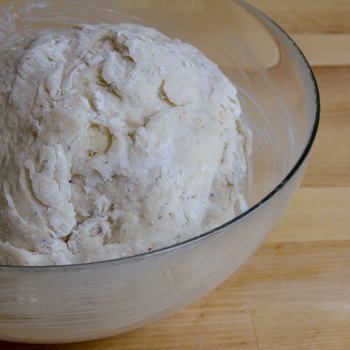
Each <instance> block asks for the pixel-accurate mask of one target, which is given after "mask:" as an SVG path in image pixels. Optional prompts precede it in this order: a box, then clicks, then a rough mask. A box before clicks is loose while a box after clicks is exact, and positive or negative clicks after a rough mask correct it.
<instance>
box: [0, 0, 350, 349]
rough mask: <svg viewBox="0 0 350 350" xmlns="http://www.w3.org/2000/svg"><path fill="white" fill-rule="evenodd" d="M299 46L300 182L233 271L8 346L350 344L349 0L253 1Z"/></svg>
mask: <svg viewBox="0 0 350 350" xmlns="http://www.w3.org/2000/svg"><path fill="white" fill-rule="evenodd" d="M250 3H251V4H252V5H253V6H256V7H257V8H259V9H260V10H262V11H263V12H264V13H266V14H267V15H268V16H270V17H271V18H272V19H273V20H275V21H276V22H277V23H278V24H280V25H281V26H282V27H283V29H285V30H286V31H287V32H288V33H289V34H290V35H291V36H292V38H293V39H294V40H295V41H296V43H297V44H298V45H300V47H301V48H302V50H304V52H305V54H306V56H307V58H308V59H309V62H310V63H311V65H313V69H314V73H315V76H316V79H317V81H318V85H319V89H320V95H321V108H322V111H321V123H320V127H319V133H318V136H317V141H316V143H315V146H314V150H313V154H312V157H311V159H310V163H309V168H308V170H307V173H306V174H305V177H304V180H303V183H302V185H301V188H300V189H299V191H298V192H297V195H296V197H295V199H294V201H293V202H292V204H291V206H290V207H289V209H288V210H287V212H286V213H285V215H284V217H283V218H282V220H281V221H280V223H279V224H278V225H277V226H276V228H275V229H274V231H273V233H272V234H271V236H270V237H269V239H268V240H267V241H266V243H264V244H263V246H262V247H261V248H260V249H259V250H258V251H257V252H256V254H255V255H254V256H253V257H252V258H251V259H249V260H248V261H247V262H246V264H245V265H244V266H242V267H241V268H240V269H239V270H238V271H237V272H236V273H235V274H234V275H232V276H231V277H230V278H229V279H228V280H227V281H225V282H224V283H223V284H222V285H221V286H219V287H218V288H216V289H215V290H214V291H212V292H211V293H210V294H208V295H207V296H205V297H204V298H202V299H201V300H199V301H197V302H196V303H195V304H193V305H191V306H190V307H188V308H186V309H184V310H182V311H180V312H178V313H177V314H175V315H173V316H171V317H169V318H167V319H165V320H162V321H159V322H156V323H154V324H151V325H149V326H147V327H145V328H143V329H140V330H137V331H134V332H131V333H127V334H123V335H121V336H117V337H113V338H108V339H102V340H98V341H92V342H87V343H78V344H67V345H28V344H15V343H5V342H0V348H1V349H4V350H10V349H11V350H14V349H16V350H34V349H35V350H92V349H106V350H116V349H142V350H146V349H185V350H186V349H214V350H215V349H254V350H255V349H259V350H265V349H266V350H273V349H288V350H293V349H327V350H328V349H332V350H334V349H335V350H337V349H350V332H349V329H350V253H349V252H350V176H349V174H350V136H349V135H350V107H349V105H350V98H349V91H350V62H349V60H350V53H349V50H350V45H349V38H350V20H349V18H350V1H348V0H337V1H329V0H328V1H327V0H308V1H305V0H284V1H280V0H264V1H263V0H250Z"/></svg>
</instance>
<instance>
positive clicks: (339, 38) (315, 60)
mask: <svg viewBox="0 0 350 350" xmlns="http://www.w3.org/2000/svg"><path fill="white" fill-rule="evenodd" d="M349 22H350V17H349ZM289 34H290V36H291V38H292V39H293V40H294V42H295V43H296V44H297V45H298V46H299V48H300V49H301V51H302V52H303V54H304V55H305V57H306V59H307V60H308V62H309V63H310V64H311V65H312V66H344V65H349V64H350V34H349V33H347V34H328V33H326V34H314V33H311V34H304V33H300V34H297V33H293V32H291V33H289Z"/></svg>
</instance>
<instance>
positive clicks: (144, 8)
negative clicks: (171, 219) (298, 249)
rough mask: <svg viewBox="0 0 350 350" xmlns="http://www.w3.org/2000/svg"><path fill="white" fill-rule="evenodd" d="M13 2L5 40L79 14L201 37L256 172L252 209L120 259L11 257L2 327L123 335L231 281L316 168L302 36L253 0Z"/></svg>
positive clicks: (72, 338) (6, 331)
mask: <svg viewBox="0 0 350 350" xmlns="http://www.w3.org/2000/svg"><path fill="white" fill-rule="evenodd" d="M2 4H3V7H2V10H1V11H0V41H1V42H4V41H16V40H19V39H20V38H21V36H23V33H32V32H35V31H38V30H40V29H43V28H45V29H47V28H63V27H67V26H69V25H71V24H76V23H89V24H97V23H101V22H106V23H120V22H133V23H137V24H141V25H145V26H149V27H154V28H156V29H157V30H159V31H160V32H162V33H164V34H165V35H168V36H170V37H172V38H180V39H181V40H182V41H185V42H188V43H190V44H192V45H194V46H196V47H197V48H198V49H199V50H201V51H202V52H203V53H204V54H205V55H206V56H207V57H208V58H209V59H211V60H212V61H214V62H215V63H217V64H218V66H219V68H220V69H221V70H222V71H223V72H224V73H225V74H226V75H227V76H228V77H229V79H231V81H232V82H233V83H234V84H235V85H236V86H237V88H238V96H239V99H240V101H241V105H242V109H243V118H244V120H245V122H246V123H247V124H248V125H249V127H250V128H251V130H252V131H253V135H254V141H253V142H254V143H253V153H252V155H251V157H250V160H249V172H248V176H247V179H246V183H245V197H246V199H247V202H248V205H249V210H247V211H246V212H244V213H241V214H240V215H239V216H237V217H236V218H234V219H233V220H231V221H229V222H227V223H225V224H224V225H222V226H220V227H217V228H215V229H214V230H211V231H210V232H206V233H204V234H201V235H200V236H198V237H195V238H193V239H190V240H188V241H185V242H182V243H180V244H176V245H173V246H170V247H166V248H164V249H160V250H156V251H152V252H149V253H146V254H141V255H137V256H131V257H126V258H121V259H116V260H111V261H103V262H97V263H89V264H81V265H70V266H46V267H34V266H32V267H17V266H1V267H0V339H2V340H6V341H16V342H30V343H62V342H77V341H84V340H91V339H98V338H102V337H109V336H113V335H116V334H118V333H122V332H127V331H130V330H133V329H136V328H139V327H142V326H143V325H145V324H147V323H149V322H152V321H155V320H158V319H160V318H163V317H166V316H169V315H171V314H172V313H174V312H176V311H177V310H179V309H180V308H183V307H185V306H187V305H189V304H191V303H193V302H194V301H195V300H197V299H199V298H200V297H202V296H203V295H205V294H206V293H208V292H209V291H211V290H212V289H214V288H215V287H216V286H218V285H219V284H220V283H222V282H223V281H224V280H225V279H226V278H228V277H229V276H230V275H231V274H232V273H233V272H234V271H235V270H236V269H238V268H239V267H240V266H241V265H242V264H243V263H244V262H245V261H246V260H247V259H248V258H249V257H250V256H251V255H252V254H253V253H254V252H255V250H256V249H257V248H258V247H259V246H260V245H261V244H262V242H263V241H264V240H265V239H266V237H267V236H268V234H269V233H270V232H271V230H272V229H273V227H274V226H275V225H276V223H277V221H278V220H279V219H280V217H281V216H282V214H283V212H284V210H285V209H286V208H287V206H288V204H289V203H290V201H291V199H292V197H293V195H294V193H295V191H296V190H297V188H298V186H299V184H300V182H301V180H302V177H303V175H304V172H305V170H306V166H307V163H308V159H309V156H310V151H311V148H312V144H313V142H314V139H315V135H316V131H317V126H318V121H319V111H320V105H319V97H318V91H317V86H316V82H315V79H314V76H313V74H312V71H311V69H310V67H309V65H308V63H307V61H306V60H305V57H304V56H303V54H302V53H301V52H300V50H299V49H298V47H297V46H296V45H295V44H294V43H293V41H292V40H291V39H290V38H289V37H288V35H287V34H286V33H284V32H283V30H281V28H279V27H278V26H277V25H276V24H275V23H273V22H272V21H271V20H270V19H269V18H267V17H266V16H265V15H263V14H262V13H261V12H259V11H258V10H256V9H254V8H253V7H251V6H250V5H248V4H247V3H245V2H244V1H232V0H221V1H215V0H212V1H209V0H179V1H164V0H147V1H137V0H118V1H117V0H99V1H85V0H60V1H56V2H55V1H28V0H27V1H10V2H6V1H3V2H2ZM208 142H210V140H208Z"/></svg>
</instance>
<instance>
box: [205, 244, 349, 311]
mask: <svg viewBox="0 0 350 350" xmlns="http://www.w3.org/2000/svg"><path fill="white" fill-rule="evenodd" d="M349 252H350V241H349V240H341V241H325V242H296V243H291V242H288V243H264V244H263V245H262V247H261V248H260V249H259V250H258V251H257V252H256V253H255V254H254V255H253V256H252V257H251V258H250V259H249V260H248V261H247V262H246V263H245V264H244V265H243V266H242V267H241V268H240V269H239V270H237V272H236V273H234V274H233V275H232V276H231V277H230V278H229V279H228V280H226V281H225V282H224V283H223V284H222V285H221V286H219V287H218V288H216V289H215V290H214V291H212V292H211V293H210V294H209V295H208V296H207V297H205V298H203V299H202V300H201V301H199V302H202V303H203V304H205V305H207V306H208V307H214V306H217V305H218V306H219V305H220V306H225V305H226V306H231V307H232V306H235V307H240V306H242V307H247V306H249V307H250V306H252V305H257V304H271V303H277V302H278V303H283V302H285V303H287V302H314V301H324V302H329V301H350V283H349V281H350V268H349V267H350V254H349ZM286 317H287V316H286Z"/></svg>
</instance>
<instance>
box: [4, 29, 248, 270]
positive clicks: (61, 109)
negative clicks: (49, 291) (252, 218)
mask: <svg viewBox="0 0 350 350" xmlns="http://www.w3.org/2000/svg"><path fill="white" fill-rule="evenodd" d="M0 50H1V52H0V72H1V77H0V101H1V116H0V142H1V147H0V152H1V153H0V161H1V166H0V180H1V182H0V183H1V185H0V264H9V265H53V264H71V263H84V262H92V261H99V260H107V259H113V258H118V257H124V256H127V255H133V254H138V253H142V252H147V251H150V250H153V249H157V248H160V247H164V246H168V245H171V244H174V243H177V242H180V241H183V240H185V239H188V238H190V237H193V236H195V235H198V234H200V233H202V232H205V231H207V230H209V229H211V228H214V227H215V226H218V225H219V224H222V223H224V222H226V221H228V220H230V219H232V218H233V217H234V205H235V203H236V202H237V201H239V202H240V204H241V205H242V206H243V209H244V205H245V202H244V199H243V197H242V195H241V189H240V186H239V184H240V181H241V180H242V178H243V177H244V175H245V172H246V169H247V167H246V157H247V156H248V155H249V153H250V149H251V147H250V132H249V131H247V130H246V128H245V127H244V126H243V124H242V122H241V120H240V113H241V109H240V105H239V102H238V99H237V96H236V89H235V87H234V86H233V85H232V84H231V83H230V81H229V80H228V79H227V78H226V77H225V76H224V75H223V74H222V73H221V71H220V70H219V69H218V68H217V66H216V65H215V64H214V63H212V62H211V61H209V60H208V59H207V58H206V57H205V56H204V55H203V54H202V53H200V52H199V51H198V50H197V49H196V48H194V47H192V46H191V45H189V44H185V43H182V42H181V41H180V40H177V39H175V40H171V39H169V38H168V37H166V36H164V35H162V34H160V33H159V32H157V31H156V30H154V29H150V28H145V27H141V26H137V25H132V24H120V25H105V24H102V25H98V26H90V25H81V26H76V27H74V28H70V29H65V30H59V31H51V32H46V33H44V34H41V35H39V36H37V37H35V38H27V39H25V40H24V41H22V42H20V43H18V44H16V45H12V46H11V47H2V48H1V49H0ZM237 203H238V202H237Z"/></svg>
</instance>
